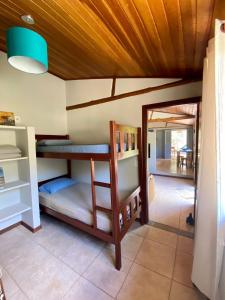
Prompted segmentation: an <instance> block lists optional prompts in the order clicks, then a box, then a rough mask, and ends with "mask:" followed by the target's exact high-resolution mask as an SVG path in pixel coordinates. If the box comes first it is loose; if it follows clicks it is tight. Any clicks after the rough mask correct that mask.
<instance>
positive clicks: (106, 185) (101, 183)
mask: <svg viewBox="0 0 225 300" xmlns="http://www.w3.org/2000/svg"><path fill="white" fill-rule="evenodd" d="M94 185H97V186H102V187H106V188H109V189H110V188H111V184H110V183H106V182H100V181H94Z"/></svg>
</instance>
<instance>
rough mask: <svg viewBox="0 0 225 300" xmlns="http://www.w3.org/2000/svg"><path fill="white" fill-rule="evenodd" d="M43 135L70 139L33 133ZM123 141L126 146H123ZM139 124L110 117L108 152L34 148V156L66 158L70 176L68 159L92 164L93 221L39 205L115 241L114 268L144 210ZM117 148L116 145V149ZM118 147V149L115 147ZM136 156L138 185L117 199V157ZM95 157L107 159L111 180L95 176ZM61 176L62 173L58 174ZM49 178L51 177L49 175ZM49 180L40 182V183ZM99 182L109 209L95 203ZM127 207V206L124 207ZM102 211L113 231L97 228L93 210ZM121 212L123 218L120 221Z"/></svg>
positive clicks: (46, 211) (97, 159)
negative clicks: (107, 195)
mask: <svg viewBox="0 0 225 300" xmlns="http://www.w3.org/2000/svg"><path fill="white" fill-rule="evenodd" d="M42 139H69V136H68V135H63V136H62V135H36V140H37V141H39V140H42ZM125 143H126V145H127V149H124V144H125ZM141 145H142V143H141V128H133V127H129V126H123V125H119V124H116V123H115V122H114V121H110V153H102V154H99V153H58V152H57V153H56V152H37V157H42V158H56V159H66V160H67V174H66V175H65V176H67V177H71V160H89V161H90V168H91V189H92V208H93V225H88V224H86V223H83V222H81V221H79V220H77V219H73V218H70V217H68V216H66V215H64V214H61V213H59V212H57V211H55V210H52V209H50V208H48V207H46V206H43V205H42V206H41V208H42V211H43V212H45V213H47V214H49V215H51V216H54V217H56V218H57V219H60V220H62V221H64V222H66V223H68V224H70V225H72V226H74V227H77V228H79V229H81V230H83V231H85V232H88V233H89V234H91V235H94V236H95V237H98V238H100V239H102V240H104V241H106V242H109V243H112V244H114V245H115V266H116V269H117V270H120V268H121V240H122V238H123V237H124V235H125V234H126V233H127V231H128V229H129V228H130V226H131V224H132V223H133V222H134V221H135V219H137V218H138V217H139V215H140V216H141V217H140V222H141V224H143V222H142V216H144V215H145V213H144V212H143V211H142V207H145V206H144V205H143V206H142V202H141V195H140V193H141V174H142V167H141V161H142V160H141V155H142V152H141ZM118 148H119V149H118ZM117 150H118V151H117ZM132 156H138V171H139V185H138V187H137V188H136V189H135V191H133V192H132V194H131V195H130V196H129V197H128V198H127V199H126V200H124V201H122V202H120V201H119V197H118V161H119V160H122V159H126V158H128V157H132ZM95 161H108V162H109V169H110V183H105V182H99V181H96V180H95ZM60 177H62V176H60ZM50 180H52V179H50ZM50 180H46V181H42V182H39V185H40V184H43V183H44V182H48V181H50ZM96 186H101V187H105V188H109V189H110V191H111V209H107V208H104V207H101V206H98V205H96V194H95V187H96ZM127 208H129V210H128V209H127ZM97 211H102V212H105V213H107V214H110V215H111V218H112V232H110V233H108V232H105V231H103V230H100V229H98V228H97V216H96V212H97ZM121 216H122V222H121Z"/></svg>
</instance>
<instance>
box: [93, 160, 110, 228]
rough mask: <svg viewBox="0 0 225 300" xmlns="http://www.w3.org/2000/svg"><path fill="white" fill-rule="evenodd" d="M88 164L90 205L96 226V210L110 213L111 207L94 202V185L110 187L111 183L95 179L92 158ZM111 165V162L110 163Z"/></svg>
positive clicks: (95, 225)
mask: <svg viewBox="0 0 225 300" xmlns="http://www.w3.org/2000/svg"><path fill="white" fill-rule="evenodd" d="M90 164H91V192H92V207H93V226H94V228H97V211H98V210H99V211H102V212H105V213H107V214H110V215H112V209H109V208H106V207H102V206H99V205H97V204H96V190H95V187H96V186H101V187H104V188H108V189H111V188H112V185H111V183H106V182H100V181H96V180H95V161H94V159H93V158H91V159H90ZM110 166H111V164H110Z"/></svg>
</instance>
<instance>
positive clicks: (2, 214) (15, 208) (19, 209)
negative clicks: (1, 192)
mask: <svg viewBox="0 0 225 300" xmlns="http://www.w3.org/2000/svg"><path fill="white" fill-rule="evenodd" d="M30 209H31V208H30V207H29V206H28V205H26V204H24V203H21V202H20V203H17V204H14V205H11V206H8V207H5V208H3V209H0V222H3V221H6V220H8V219H10V218H13V217H15V216H17V215H19V214H22V213H23V212H25V211H28V210H30Z"/></svg>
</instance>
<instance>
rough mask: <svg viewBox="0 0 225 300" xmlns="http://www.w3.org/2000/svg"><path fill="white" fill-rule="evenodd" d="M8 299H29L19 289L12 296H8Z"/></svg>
mask: <svg viewBox="0 0 225 300" xmlns="http://www.w3.org/2000/svg"><path fill="white" fill-rule="evenodd" d="M7 300H28V298H27V296H26V295H25V294H24V293H23V292H22V291H21V290H18V291H17V292H16V293H15V294H13V295H12V296H9V297H7Z"/></svg>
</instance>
